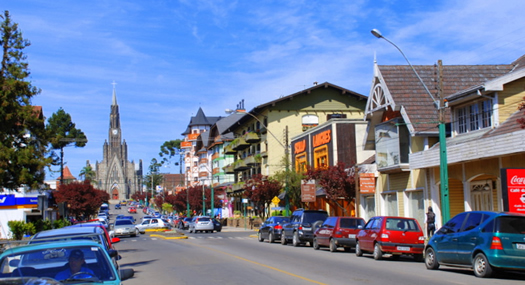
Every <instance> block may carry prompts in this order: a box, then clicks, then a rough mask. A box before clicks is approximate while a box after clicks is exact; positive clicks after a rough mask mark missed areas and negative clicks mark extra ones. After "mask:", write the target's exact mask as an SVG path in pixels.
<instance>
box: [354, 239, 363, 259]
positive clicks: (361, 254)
mask: <svg viewBox="0 0 525 285" xmlns="http://www.w3.org/2000/svg"><path fill="white" fill-rule="evenodd" d="M355 255H356V256H363V252H362V251H361V246H360V245H359V241H357V242H356V243H355Z"/></svg>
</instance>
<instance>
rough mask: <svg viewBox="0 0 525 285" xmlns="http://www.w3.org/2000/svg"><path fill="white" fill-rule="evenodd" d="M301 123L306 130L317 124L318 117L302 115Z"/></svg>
mask: <svg viewBox="0 0 525 285" xmlns="http://www.w3.org/2000/svg"><path fill="white" fill-rule="evenodd" d="M301 123H302V125H303V131H306V130H308V129H310V128H313V127H315V126H317V125H319V118H318V117H317V116H316V115H304V116H303V118H302V120H301Z"/></svg>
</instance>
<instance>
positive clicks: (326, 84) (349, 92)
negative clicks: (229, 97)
mask: <svg viewBox="0 0 525 285" xmlns="http://www.w3.org/2000/svg"><path fill="white" fill-rule="evenodd" d="M329 87H330V88H334V89H339V90H340V91H341V93H342V94H346V95H348V96H353V97H356V98H359V99H361V100H367V96H365V95H362V94H359V93H357V92H354V91H352V90H348V89H346V88H343V87H340V86H337V85H335V84H332V83H329V82H324V83H320V84H317V85H314V86H312V87H310V88H307V89H304V90H301V91H299V92H296V93H293V94H290V95H288V96H284V97H281V98H279V99H276V100H273V101H270V102H268V103H264V104H261V105H259V106H257V107H255V108H253V110H252V111H250V113H254V112H255V113H258V112H259V111H260V110H261V109H264V108H266V107H268V106H274V105H275V104H277V103H279V102H282V101H287V100H293V99H294V98H295V97H298V96H301V95H306V94H310V92H312V90H315V89H320V88H329Z"/></svg>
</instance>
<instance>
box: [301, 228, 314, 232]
mask: <svg viewBox="0 0 525 285" xmlns="http://www.w3.org/2000/svg"><path fill="white" fill-rule="evenodd" d="M303 230H305V231H311V230H312V228H303Z"/></svg>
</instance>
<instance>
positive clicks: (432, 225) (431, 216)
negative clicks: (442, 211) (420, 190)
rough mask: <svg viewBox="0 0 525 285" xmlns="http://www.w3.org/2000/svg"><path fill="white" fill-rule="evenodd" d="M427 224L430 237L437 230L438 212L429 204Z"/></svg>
mask: <svg viewBox="0 0 525 285" xmlns="http://www.w3.org/2000/svg"><path fill="white" fill-rule="evenodd" d="M425 224H426V225H427V237H428V238H429V239H430V238H431V237H432V236H433V235H434V232H435V231H436V214H435V213H434V211H433V210H432V207H431V206H428V212H427V214H426V215H425Z"/></svg>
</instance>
